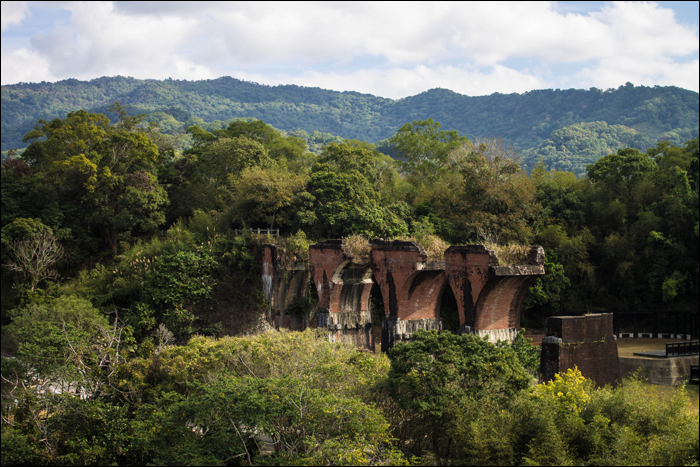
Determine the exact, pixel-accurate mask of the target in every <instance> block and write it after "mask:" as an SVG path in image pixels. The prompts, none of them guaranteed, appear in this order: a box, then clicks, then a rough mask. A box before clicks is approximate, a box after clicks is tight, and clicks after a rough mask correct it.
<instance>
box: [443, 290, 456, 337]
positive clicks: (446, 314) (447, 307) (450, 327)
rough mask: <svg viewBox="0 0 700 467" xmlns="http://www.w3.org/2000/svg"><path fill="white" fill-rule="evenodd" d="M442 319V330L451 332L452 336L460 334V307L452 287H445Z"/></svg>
mask: <svg viewBox="0 0 700 467" xmlns="http://www.w3.org/2000/svg"><path fill="white" fill-rule="evenodd" d="M439 318H440V319H442V330H443V331H450V332H451V333H452V334H459V328H460V325H461V323H460V319H459V307H458V306H457V298H456V297H455V294H454V292H452V287H445V289H444V291H443V292H442V299H441V300H440V315H439Z"/></svg>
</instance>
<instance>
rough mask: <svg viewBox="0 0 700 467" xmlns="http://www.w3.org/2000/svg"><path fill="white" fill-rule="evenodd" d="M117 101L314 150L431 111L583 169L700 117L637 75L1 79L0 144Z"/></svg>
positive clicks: (675, 140) (446, 123) (164, 119)
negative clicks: (384, 94)
mask: <svg viewBox="0 0 700 467" xmlns="http://www.w3.org/2000/svg"><path fill="white" fill-rule="evenodd" d="M113 102H121V103H122V104H123V106H124V108H125V109H126V110H127V112H128V113H129V114H130V115H136V114H140V113H143V114H145V115H146V120H147V121H150V122H154V123H156V124H158V125H159V127H160V129H161V133H163V134H167V135H170V136H172V137H173V140H174V145H175V146H176V147H182V148H184V149H186V148H189V147H190V146H191V144H192V140H191V138H190V137H189V136H188V135H187V134H186V133H185V130H186V129H187V128H188V127H189V126H192V125H198V126H200V127H202V128H204V129H206V130H208V131H213V130H220V129H224V128H226V127H227V126H228V124H229V123H230V122H231V121H232V120H233V119H242V118H244V119H260V120H263V121H264V122H265V123H267V124H270V125H272V126H274V127H275V128H278V129H281V130H283V131H286V132H295V134H296V135H297V136H299V137H302V138H303V139H304V140H305V141H306V142H307V144H309V146H310V148H311V149H312V150H314V149H320V147H321V146H322V145H323V143H326V142H329V141H330V140H331V139H332V135H335V136H337V137H341V138H347V139H357V140H360V141H367V142H370V143H374V144H377V145H378V149H379V150H380V151H381V152H384V153H387V151H386V150H387V148H386V145H385V144H380V142H381V141H383V140H385V139H387V138H389V137H391V136H392V135H393V134H395V133H396V131H397V130H398V129H399V127H401V125H403V124H404V123H406V122H410V121H414V120H425V119H428V118H432V119H434V120H436V121H439V122H440V123H441V124H442V125H443V127H444V128H445V129H447V130H456V131H458V132H459V133H460V134H463V135H465V136H467V137H468V138H470V139H472V140H473V139H476V138H497V139H502V140H503V141H505V144H506V145H513V146H514V147H515V148H516V149H517V150H519V151H524V152H523V154H522V155H523V167H524V168H526V169H527V170H531V169H532V168H533V167H534V166H535V165H536V164H537V163H538V162H539V160H540V159H541V158H542V159H543V160H544V161H545V164H546V165H547V168H548V169H557V170H567V171H573V172H574V173H576V174H577V175H583V174H585V172H586V164H590V163H594V162H595V161H596V160H598V158H600V157H602V156H605V155H608V154H610V153H611V152H615V151H616V150H617V149H620V148H622V147H633V148H636V149H639V150H641V151H643V152H644V151H646V150H647V149H648V148H650V147H652V146H654V145H655V144H656V142H657V141H660V140H666V141H668V142H669V143H671V144H674V145H680V144H683V143H684V142H685V141H687V140H689V139H693V138H696V137H698V118H699V117H698V106H699V101H698V93H696V92H692V91H688V90H684V89H680V88H676V87H658V86H656V87H645V86H633V85H632V84H630V83H627V84H626V85H624V86H620V87H619V88H617V89H608V90H605V91H604V90H601V89H596V88H591V89H590V90H577V89H568V90H559V89H557V90H552V89H547V90H537V91H530V92H527V93H524V94H498V93H496V94H492V95H490V96H479V97H470V96H464V95H461V94H458V93H455V92H452V91H449V90H447V89H432V90H430V91H427V92H424V93H421V94H418V95H416V96H410V97H406V98H403V99H398V100H392V99H384V98H380V97H375V96H372V95H368V94H360V93H357V92H336V91H328V90H323V89H319V88H307V87H300V86H294V85H285V86H265V85H260V84H256V83H251V82H246V81H241V80H237V79H234V78H231V77H223V78H218V79H213V80H203V81H187V80H170V79H168V80H163V81H158V80H138V79H134V78H125V77H121V76H117V77H112V78H109V77H103V78H99V79H94V80H92V81H89V82H84V81H78V80H75V79H69V80H64V81H59V82H57V83H19V84H14V85H8V86H2V150H3V151H8V150H9V149H12V148H15V149H21V148H23V147H25V146H26V144H24V143H23V142H22V137H23V136H24V134H26V133H27V132H28V131H30V130H31V129H32V128H33V127H34V124H35V123H36V122H37V121H38V120H39V119H44V120H46V121H49V120H52V119H54V118H65V116H66V115H67V114H68V112H71V111H73V110H75V109H80V108H82V109H86V110H87V111H88V112H96V113H104V114H106V115H108V117H109V118H112V119H113V118H115V117H116V116H115V115H114V114H113V113H110V112H109V106H110V105H111V104H112V103H113ZM392 155H393V154H392Z"/></svg>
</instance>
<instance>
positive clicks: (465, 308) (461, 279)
mask: <svg viewBox="0 0 700 467" xmlns="http://www.w3.org/2000/svg"><path fill="white" fill-rule="evenodd" d="M496 264H498V262H497V260H496V259H495V256H494V255H493V253H492V252H491V251H490V250H488V249H487V248H486V247H485V246H483V245H459V246H451V247H449V248H448V249H447V251H445V275H446V276H447V281H448V282H449V284H450V287H452V293H454V296H455V299H456V301H457V309H458V311H459V321H460V323H461V324H463V325H465V324H466V325H467V326H471V327H474V323H475V321H476V303H477V300H478V299H479V295H481V290H482V289H483V288H484V286H485V285H486V283H487V282H488V280H489V277H490V266H493V265H496Z"/></svg>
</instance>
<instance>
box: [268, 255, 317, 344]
mask: <svg viewBox="0 0 700 467" xmlns="http://www.w3.org/2000/svg"><path fill="white" fill-rule="evenodd" d="M261 261H262V279H263V292H264V294H265V299H266V300H267V302H268V304H269V306H268V310H267V319H268V321H269V322H270V324H272V325H273V326H275V328H277V329H280V328H284V329H291V330H295V331H296V330H301V329H302V327H303V322H302V319H301V317H299V316H290V315H289V314H288V313H287V309H288V308H289V306H290V305H291V304H292V302H293V301H294V299H295V298H297V297H306V291H307V287H308V284H309V272H308V270H307V268H306V267H305V265H292V266H290V270H288V271H280V266H279V264H278V262H277V246H276V245H271V244H267V245H263V246H262V249H261Z"/></svg>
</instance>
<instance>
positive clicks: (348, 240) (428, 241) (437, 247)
mask: <svg viewBox="0 0 700 467" xmlns="http://www.w3.org/2000/svg"><path fill="white" fill-rule="evenodd" d="M393 240H401V241H404V242H413V243H415V244H416V245H418V246H420V247H421V248H423V249H424V250H425V253H426V254H427V255H428V258H427V261H443V260H444V259H445V250H447V249H448V248H449V247H450V244H449V243H447V242H446V241H445V240H443V239H441V238H440V237H438V236H437V235H421V236H412V237H396V238H391V239H390V241H393ZM343 245H344V247H345V248H346V249H347V250H348V251H349V252H350V253H352V255H353V256H354V259H353V260H352V261H353V262H354V263H357V264H367V263H368V262H369V251H370V249H371V245H370V242H369V239H368V238H367V237H365V236H364V235H360V234H354V235H350V236H348V237H345V238H343Z"/></svg>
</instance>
